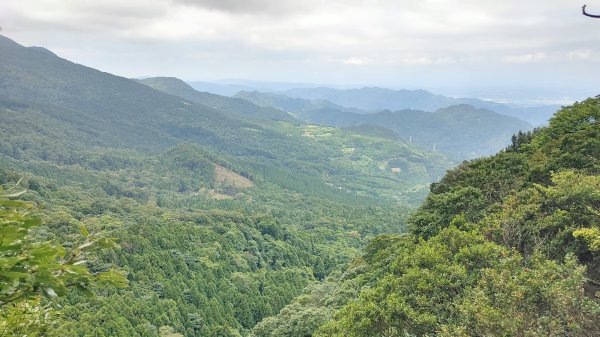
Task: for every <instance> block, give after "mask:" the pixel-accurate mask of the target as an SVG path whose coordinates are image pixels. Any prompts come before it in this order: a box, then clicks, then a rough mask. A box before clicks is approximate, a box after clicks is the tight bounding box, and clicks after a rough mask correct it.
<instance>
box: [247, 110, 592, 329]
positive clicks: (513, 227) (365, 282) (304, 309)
mask: <svg viewBox="0 0 600 337" xmlns="http://www.w3.org/2000/svg"><path fill="white" fill-rule="evenodd" d="M599 120H600V98H593V99H588V100H586V101H584V102H581V103H576V104H575V105H573V106H569V107H566V108H564V109H562V110H561V111H560V112H558V113H557V114H556V115H555V116H554V117H553V118H552V120H551V122H550V125H549V127H547V128H543V129H539V130H537V131H535V132H532V133H520V134H517V135H515V136H514V137H513V138H512V144H511V145H510V146H509V147H508V148H507V149H506V150H504V151H501V152H500V153H498V154H497V155H495V156H492V157H489V158H483V159H477V160H473V161H469V162H465V163H463V164H462V165H460V166H459V167H457V168H456V169H453V170H451V171H450V172H448V174H447V175H446V176H445V177H444V178H443V179H442V180H441V181H439V182H437V183H434V184H432V186H431V193H430V194H429V196H428V197H427V199H426V200H425V202H424V204H423V205H422V206H421V207H420V208H419V209H418V210H417V211H416V212H415V213H413V214H412V215H411V217H410V219H409V221H408V223H409V226H408V227H409V233H408V234H406V235H385V236H379V237H377V238H376V239H374V240H373V241H372V242H371V243H370V244H369V246H368V247H367V248H366V249H365V251H364V254H363V256H362V257H360V258H357V259H355V260H354V261H353V262H352V263H351V264H350V265H349V267H348V268H347V269H346V271H345V272H343V273H341V274H336V275H332V276H331V277H330V278H328V279H326V280H325V281H324V282H322V283H321V284H319V285H316V286H313V287H312V288H308V289H307V290H306V292H305V294H304V295H302V296H300V297H298V298H296V300H294V302H292V303H291V304H290V305H288V306H286V307H285V308H284V309H283V310H282V311H281V312H280V313H279V314H278V315H277V316H274V317H271V318H268V319H265V320H263V321H262V322H261V323H259V324H258V325H257V326H256V327H255V328H254V331H253V334H254V335H255V336H406V335H409V336H412V335H415V336H423V335H439V336H596V335H598V334H599V333H600V325H599V324H600V321H599V320H598V317H600V225H599V224H600V206H599V205H600V203H599V202H600V161H599V159H600V125H599V124H598V123H599V122H598V121H599ZM357 294H358V295H357Z"/></svg>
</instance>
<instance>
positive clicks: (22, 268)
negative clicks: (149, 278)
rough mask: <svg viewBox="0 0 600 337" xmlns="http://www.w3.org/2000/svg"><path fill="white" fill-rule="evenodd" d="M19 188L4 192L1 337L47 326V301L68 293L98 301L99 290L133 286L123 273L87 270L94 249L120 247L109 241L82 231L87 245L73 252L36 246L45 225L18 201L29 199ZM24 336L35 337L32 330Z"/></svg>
mask: <svg viewBox="0 0 600 337" xmlns="http://www.w3.org/2000/svg"><path fill="white" fill-rule="evenodd" d="M17 185H18V183H17ZM17 185H15V187H13V188H11V189H9V190H6V191H5V190H3V189H2V187H0V336H3V335H6V334H7V333H8V334H9V335H14V334H13V333H12V332H17V331H21V330H19V329H23V328H25V329H27V325H31V324H34V323H36V322H39V321H40V319H41V320H42V321H43V320H44V318H45V317H47V314H48V310H49V309H48V308H42V307H41V299H42V298H43V297H46V298H55V297H58V296H64V295H66V293H67V291H68V289H76V290H79V291H82V292H83V293H85V294H87V295H93V291H92V290H93V289H96V288H99V287H104V286H113V287H117V288H123V287H127V285H128V282H127V279H126V278H125V276H124V275H123V274H122V273H120V272H117V271H107V272H99V273H92V272H90V271H89V270H88V269H87V267H86V263H87V261H88V260H87V259H88V258H89V257H90V254H91V252H92V251H93V250H94V249H96V248H111V247H116V243H115V242H114V240H112V239H110V238H106V237H103V236H101V235H100V234H90V233H89V232H88V231H87V229H86V228H85V227H83V226H81V227H80V232H81V234H82V235H83V237H84V238H85V241H84V242H83V243H82V244H80V245H79V246H77V247H76V248H75V249H73V250H70V251H68V250H67V249H65V248H64V247H63V246H61V245H58V244H55V243H53V242H50V241H46V242H36V241H35V240H32V235H31V233H32V229H33V228H35V227H36V226H39V225H41V223H42V222H41V220H40V218H39V217H38V216H36V215H35V214H34V212H35V210H36V209H35V207H34V206H33V205H31V204H30V203H27V202H24V201H20V200H14V199H13V198H17V197H19V196H21V195H22V194H23V193H25V191H20V192H14V191H13V190H14V189H15V188H16V186H17ZM19 316H21V317H19ZM23 316H24V317H25V318H23ZM21 318H22V319H21ZM31 319H33V320H34V321H33V322H32V321H30V320H31ZM23 331H27V332H28V335H30V336H31V335H32V334H31V333H30V332H31V330H30V329H28V330H23ZM21 335H22V334H21ZM33 335H35V334H33Z"/></svg>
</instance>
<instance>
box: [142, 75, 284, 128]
mask: <svg viewBox="0 0 600 337" xmlns="http://www.w3.org/2000/svg"><path fill="white" fill-rule="evenodd" d="M137 81H138V82H140V83H142V84H145V85H147V86H149V87H152V88H154V89H156V90H159V91H162V92H166V93H168V94H171V95H174V96H179V97H182V98H185V99H187V100H190V101H191V102H195V103H200V104H203V105H206V106H208V107H211V108H213V109H216V110H220V111H224V112H234V113H237V114H240V115H242V116H250V117H259V118H266V119H271V120H276V121H288V122H293V121H294V118H293V117H292V116H290V115H289V114H288V113H286V112H285V111H281V110H279V109H275V108H272V107H270V106H257V105H255V104H252V103H250V102H249V101H247V100H242V99H239V98H231V97H226V96H220V95H215V94H211V93H207V92H200V91H196V90H195V89H194V88H192V87H191V86H189V85H188V84H187V83H185V82H184V81H182V80H180V79H177V78H174V77H152V78H146V79H142V80H137Z"/></svg>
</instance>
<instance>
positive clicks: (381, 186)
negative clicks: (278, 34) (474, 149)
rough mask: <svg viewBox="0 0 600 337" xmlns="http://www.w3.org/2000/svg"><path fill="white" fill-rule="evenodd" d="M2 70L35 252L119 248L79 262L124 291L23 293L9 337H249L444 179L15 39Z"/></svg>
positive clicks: (4, 148) (396, 145) (354, 139)
mask: <svg viewBox="0 0 600 337" xmlns="http://www.w3.org/2000/svg"><path fill="white" fill-rule="evenodd" d="M0 54H1V55H2V59H0V86H1V87H2V90H1V91H0V119H1V121H2V123H0V183H1V184H2V185H3V186H5V187H6V188H11V187H13V188H14V186H15V184H17V183H18V182H19V181H20V183H19V186H18V187H17V189H19V190H20V189H25V190H26V191H27V192H26V193H25V194H22V195H19V196H18V198H19V199H21V200H22V201H24V202H27V204H25V205H27V207H26V209H27V211H26V212H27V214H29V215H32V216H35V217H36V219H38V220H39V222H40V223H42V224H41V225H40V226H36V227H35V228H32V229H31V230H30V231H27V232H26V233H24V234H23V235H24V236H25V240H26V241H27V242H29V243H30V244H31V245H37V244H38V243H40V242H51V243H52V244H53V245H56V247H59V245H61V246H62V247H64V248H56V249H58V250H57V251H56V253H55V255H53V256H60V254H61V251H63V250H62V249H64V252H67V254H71V253H72V252H73V254H75V255H77V254H76V252H77V251H78V250H80V249H83V248H79V247H82V246H83V247H84V248H86V249H87V247H88V245H87V243H86V241H85V240H84V239H82V237H83V238H90V239H89V240H91V238H96V237H99V238H100V237H102V238H103V237H106V238H112V239H111V240H112V241H110V242H115V243H116V244H118V246H114V245H105V246H106V247H105V248H106V249H104V250H94V251H93V252H89V253H86V254H85V259H83V258H82V259H81V260H76V261H74V262H73V263H77V266H78V267H77V268H79V269H81V270H82V271H83V270H84V269H85V268H87V270H89V272H90V273H91V274H92V275H105V274H103V273H104V272H108V271H111V270H118V271H120V272H121V273H123V274H124V275H125V277H126V281H128V282H127V283H128V287H127V288H125V289H122V288H121V287H117V286H120V285H122V284H123V282H121V283H120V284H116V285H113V284H108V285H107V287H105V288H103V289H99V290H96V291H95V293H94V294H95V296H92V297H90V296H89V295H90V292H89V291H86V292H84V293H78V292H74V291H69V292H67V291H64V292H61V293H60V294H58V295H60V296H59V298H58V299H55V298H54V296H50V294H54V291H53V290H52V289H53V288H52V287H53V286H50V288H48V287H42V286H41V285H36V286H33V287H31V288H27V289H28V291H29V292H28V294H30V295H31V297H28V298H27V300H26V301H18V302H15V303H14V304H4V305H3V307H2V309H3V310H2V313H1V315H0V317H1V318H2V319H0V333H2V334H4V335H19V334H20V335H23V334H29V335H32V336H33V335H34V328H33V326H34V325H33V323H34V322H35V326H36V328H35V329H36V330H35V331H38V332H39V333H38V335H40V336H88V335H93V336H165V335H167V336H169V335H170V336H177V335H178V334H181V335H184V336H246V335H248V334H249V332H250V330H251V329H252V327H254V325H255V324H256V323H258V322H259V321H261V320H262V319H263V318H264V317H268V316H272V315H275V314H277V313H278V312H279V310H280V309H281V308H283V307H284V306H285V305H286V304H288V303H290V302H291V301H292V300H293V298H295V297H296V296H297V295H299V294H301V292H302V290H303V289H304V288H305V287H306V286H308V285H311V284H314V283H317V282H318V281H319V280H322V279H324V278H325V277H327V275H329V274H330V273H331V272H332V271H333V270H336V269H337V268H339V267H340V266H343V265H345V264H346V263H347V262H349V261H351V260H352V259H353V258H354V257H355V256H356V255H358V254H359V252H360V249H362V247H364V245H365V244H366V243H367V242H368V241H369V240H370V238H372V237H374V236H375V235H378V234H380V233H395V232H401V231H403V230H404V228H405V226H404V223H405V219H406V216H407V214H408V212H409V210H410V209H411V208H413V207H414V205H415V204H417V203H418V202H420V201H421V200H422V198H423V197H424V195H425V193H426V189H427V186H428V185H429V183H430V182H431V181H434V180H436V179H438V177H440V176H441V175H442V174H443V172H444V171H445V170H446V169H447V168H449V167H450V166H451V165H452V162H451V161H449V160H447V159H445V158H444V157H443V156H442V155H440V154H436V153H431V152H427V151H423V150H419V149H417V148H415V147H413V146H411V145H409V144H406V143H404V142H402V141H399V140H397V139H389V138H381V137H378V136H376V135H361V134H358V133H354V132H350V131H343V130H339V129H335V128H330V127H320V126H314V125H306V124H303V123H301V122H299V121H296V120H294V119H292V118H291V117H289V115H288V114H287V113H285V112H283V111H280V110H275V109H269V108H267V109H265V108H261V107H258V106H256V105H254V104H252V103H250V102H247V101H243V100H239V99H231V98H226V97H221V96H216V95H203V94H200V93H197V92H195V91H189V90H188V91H187V94H186V91H185V90H187V89H188V88H187V87H185V86H183V87H179V89H177V87H176V86H175V87H169V88H164V87H161V88H159V89H161V90H166V91H169V90H171V89H173V90H175V89H177V90H175V91H172V92H170V93H164V92H161V91H159V90H155V89H152V88H150V87H148V86H147V85H144V84H140V83H138V82H137V81H134V80H130V79H126V78H122V77H118V76H114V75H111V74H107V73H103V72H100V71H97V70H94V69H91V68H87V67H84V66H81V65H77V64H74V63H71V62H69V61H67V60H64V59H61V58H59V57H58V56H56V55H54V54H52V53H51V52H49V51H47V50H45V49H42V48H26V47H23V46H20V45H18V44H17V43H15V42H13V41H11V40H9V39H7V38H5V37H1V38H0ZM169 83H171V84H181V83H180V82H178V81H176V80H172V79H169ZM153 85H156V83H153ZM167 89H168V90H167ZM178 95H179V96H178ZM21 178H22V180H21ZM6 205H7V206H4V204H2V205H0V206H1V207H0V208H1V210H2V212H0V216H2V221H3V223H4V222H6V223H11V224H13V221H14V219H13V218H5V214H12V213H15V212H16V213H15V214H19V213H18V212H20V210H18V209H14V207H15V206H14V205H21V204H20V203H17V202H16V201H15V200H9V201H8V202H7V203H6ZM38 220H36V221H38ZM94 242H96V241H94ZM100 242H105V241H104V239H102V241H100ZM11 254H12V253H11ZM0 258H2V261H5V262H6V264H4V262H2V263H3V264H2V266H3V267H2V268H4V269H2V273H4V274H0V277H2V275H12V276H11V277H16V278H17V279H20V280H21V277H20V276H18V275H20V274H18V273H17V274H14V273H15V270H13V269H14V268H16V267H14V266H13V265H12V262H10V261H14V258H15V257H14V256H13V255H6V256H4V255H3V256H1V257H0ZM61 258H62V257H61ZM82 268H84V269H82ZM17 269H18V268H17ZM106 275H108V274H106ZM78 280H79V281H78V282H82V283H81V287H82V288H85V287H83V286H84V285H85V284H86V282H88V281H86V279H84V278H81V279H78ZM2 282H5V280H4V279H2ZM52 282H54V281H53V280H52V278H50V279H49V280H47V283H50V284H53V283H52ZM104 283H107V282H104ZM2 284H7V283H6V282H5V283H2ZM23 284H25V285H27V284H29V283H27V282H24V283H23ZM44 284H46V283H44ZM77 284H78V283H74V285H75V286H76V287H75V288H77V287H79V286H77ZM70 286H73V284H68V285H65V287H66V288H70ZM48 289H50V290H48ZM85 289H87V288H85ZM3 290H4V286H3ZM40 296H44V298H45V299H43V300H42V299H41V297H40ZM6 308H11V310H7V309H6ZM46 312H48V313H49V314H48V315H46V314H45V313H46ZM38 313H43V314H38ZM40 315H42V316H43V317H46V318H44V319H41V318H40ZM28 326H31V327H32V328H31V329H30V330H28V329H27V328H24V327H28ZM40 331H41V332H40Z"/></svg>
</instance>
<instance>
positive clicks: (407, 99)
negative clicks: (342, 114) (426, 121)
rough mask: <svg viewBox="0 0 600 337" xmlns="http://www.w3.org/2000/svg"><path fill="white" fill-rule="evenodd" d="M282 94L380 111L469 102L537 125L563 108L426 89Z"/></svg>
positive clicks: (292, 91)
mask: <svg viewBox="0 0 600 337" xmlns="http://www.w3.org/2000/svg"><path fill="white" fill-rule="evenodd" d="M282 93H283V94H285V95H287V96H290V97H293V98H304V99H309V100H327V101H330V102H332V103H335V104H338V105H341V106H344V107H352V108H357V109H362V110H366V111H376V112H377V111H381V110H402V109H415V110H425V111H436V110H438V109H441V108H445V107H448V106H451V105H460V104H469V105H472V106H474V107H476V108H485V109H489V110H492V111H494V112H497V113H500V114H503V115H507V116H512V117H516V118H519V119H521V120H524V121H526V122H529V123H530V124H533V125H540V124H544V123H546V122H547V121H548V119H549V118H550V117H551V116H552V114H553V113H554V112H556V110H558V109H559V108H560V107H559V106H540V107H530V108H512V107H510V106H508V105H505V104H500V103H495V102H491V101H485V100H481V99H476V98H452V97H447V96H442V95H435V94H432V93H430V92H428V91H425V90H391V89H385V88H376V87H365V88H360V89H347V90H339V89H332V88H325V87H320V88H298V89H290V90H286V91H284V92H282Z"/></svg>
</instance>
